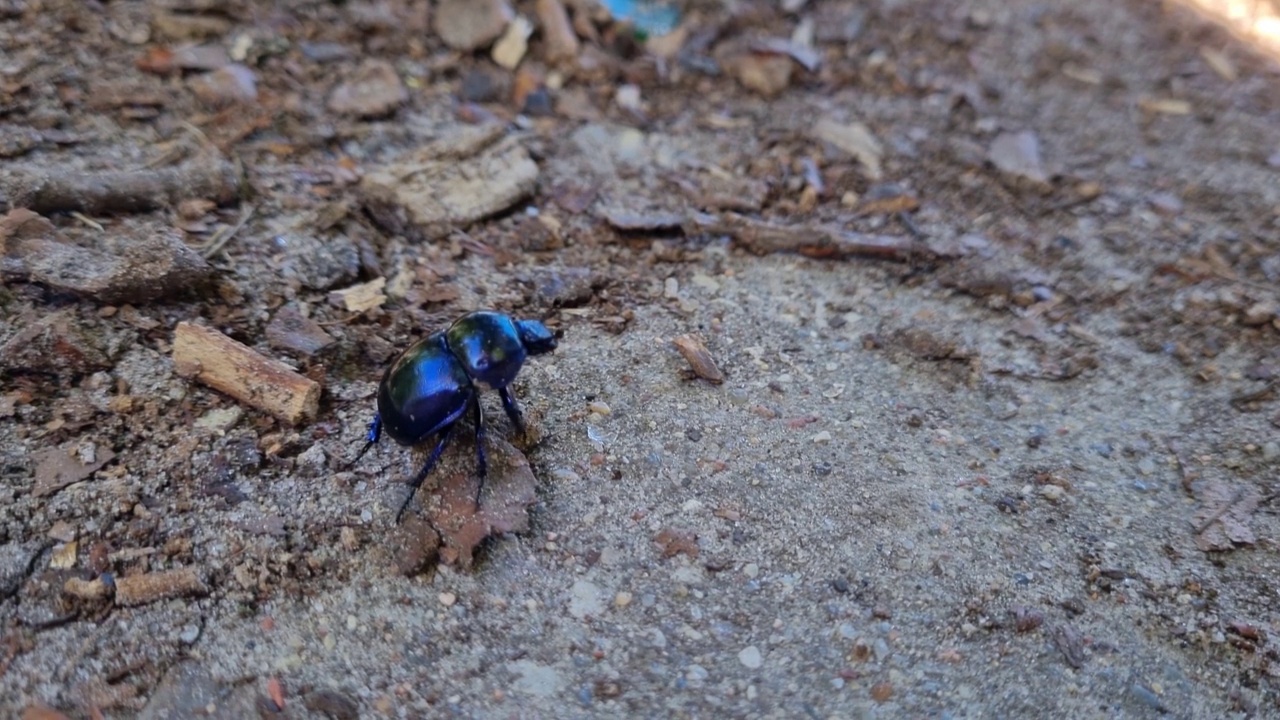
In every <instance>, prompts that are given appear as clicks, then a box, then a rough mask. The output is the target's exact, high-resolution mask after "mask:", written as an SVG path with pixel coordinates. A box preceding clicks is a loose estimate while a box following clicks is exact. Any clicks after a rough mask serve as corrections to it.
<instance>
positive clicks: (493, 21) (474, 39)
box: [432, 0, 515, 52]
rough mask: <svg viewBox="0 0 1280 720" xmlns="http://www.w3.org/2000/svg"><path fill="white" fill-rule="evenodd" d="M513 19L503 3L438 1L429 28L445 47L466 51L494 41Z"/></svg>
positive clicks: (476, 0) (495, 1)
mask: <svg viewBox="0 0 1280 720" xmlns="http://www.w3.org/2000/svg"><path fill="white" fill-rule="evenodd" d="M514 17H515V13H514V12H513V11H512V10H511V6H510V5H509V4H508V3H507V2H506V0H441V2H440V4H439V5H438V6H437V7H436V14H435V18H434V22H433V23H432V26H433V27H435V30H436V34H437V35H439V36H440V39H441V40H443V41H444V44H445V45H448V46H449V47H451V48H453V49H454V50H462V51H464V52H470V51H472V50H479V49H480V48H482V47H484V46H486V45H488V44H489V43H491V42H493V41H494V40H497V39H498V36H499V35H501V34H502V31H503V30H505V29H506V28H507V23H509V22H511V20H512V19H513V18H514Z"/></svg>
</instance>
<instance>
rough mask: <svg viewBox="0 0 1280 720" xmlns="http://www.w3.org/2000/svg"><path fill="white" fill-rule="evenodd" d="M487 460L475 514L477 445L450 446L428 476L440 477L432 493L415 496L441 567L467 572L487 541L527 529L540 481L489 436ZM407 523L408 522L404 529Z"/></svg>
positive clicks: (505, 445)
mask: <svg viewBox="0 0 1280 720" xmlns="http://www.w3.org/2000/svg"><path fill="white" fill-rule="evenodd" d="M429 444H430V443H428V445H429ZM427 449H428V450H429V449H430V448H427ZM485 455H486V456H487V458H488V464H489V472H488V477H487V478H486V479H485V482H484V492H483V493H482V495H481V497H480V508H479V511H478V512H477V509H476V505H475V495H476V486H477V484H478V483H479V476H478V475H477V473H476V456H475V445H474V444H473V443H470V442H466V441H464V440H462V439H455V440H454V441H453V443H452V444H451V445H450V447H449V450H448V451H447V452H445V454H444V457H442V458H441V460H440V465H439V466H438V467H437V469H436V471H435V472H433V473H432V476H433V477H438V478H440V481H439V484H438V485H437V486H436V488H434V489H432V488H431V487H430V486H429V485H427V486H424V487H423V488H422V489H421V490H420V491H419V492H420V493H422V495H423V497H421V498H419V501H420V502H422V503H423V505H424V507H425V508H426V517H427V519H428V521H429V522H430V523H431V526H432V527H433V528H435V531H436V532H437V533H439V537H440V545H441V549H440V559H441V560H442V561H443V562H446V563H454V562H456V563H458V564H460V565H461V566H463V567H470V566H471V562H472V559H473V553H474V551H475V549H476V547H478V546H479V545H480V543H481V542H483V541H484V539H485V538H487V537H490V536H492V535H501V534H505V533H518V532H524V531H526V530H528V529H529V507H530V506H531V505H533V504H534V503H535V502H537V501H538V495H537V483H538V481H537V478H535V477H534V475H533V471H532V470H531V469H530V468H529V461H528V459H527V458H525V456H524V454H523V453H521V452H520V451H519V450H517V449H516V448H515V447H513V446H512V445H511V444H510V443H508V442H507V441H506V440H504V439H502V438H500V437H497V436H495V435H494V434H492V433H490V434H489V435H488V436H487V437H486V440H485ZM437 472H438V473H439V475H436V473H437ZM428 481H430V478H428ZM409 521H410V519H409V518H406V520H405V524H406V525H408V524H409ZM401 569H402V570H403V566H402V568H401Z"/></svg>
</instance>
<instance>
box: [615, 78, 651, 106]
mask: <svg viewBox="0 0 1280 720" xmlns="http://www.w3.org/2000/svg"><path fill="white" fill-rule="evenodd" d="M613 101H614V102H616V103H618V107H620V108H622V109H623V110H628V111H630V112H635V113H641V112H644V102H643V101H642V100H641V99H640V86H639V85H632V84H629V83H628V84H625V85H619V86H618V91H617V92H616V93H615V94H614V96H613Z"/></svg>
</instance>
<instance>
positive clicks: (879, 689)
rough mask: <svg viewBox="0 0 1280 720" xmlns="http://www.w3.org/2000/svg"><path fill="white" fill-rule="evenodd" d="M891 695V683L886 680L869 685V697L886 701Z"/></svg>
mask: <svg viewBox="0 0 1280 720" xmlns="http://www.w3.org/2000/svg"><path fill="white" fill-rule="evenodd" d="M891 697H893V685H892V684H890V683H887V682H878V683H876V684H875V685H872V686H871V699H872V700H875V701H876V702H878V703H882V702H886V701H888V700H889V698H891Z"/></svg>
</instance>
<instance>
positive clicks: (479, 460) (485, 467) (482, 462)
mask: <svg viewBox="0 0 1280 720" xmlns="http://www.w3.org/2000/svg"><path fill="white" fill-rule="evenodd" d="M471 402H472V409H473V411H474V412H475V416H476V465H477V466H478V467H479V471H478V472H479V474H480V482H479V483H478V484H477V485H476V509H477V510H479V509H480V491H481V490H484V479H485V476H486V475H488V474H489V461H488V460H487V459H486V458H485V456H484V411H483V410H482V409H481V408H480V393H476V395H475V397H474V398H473V399H472V401H471Z"/></svg>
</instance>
